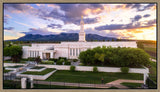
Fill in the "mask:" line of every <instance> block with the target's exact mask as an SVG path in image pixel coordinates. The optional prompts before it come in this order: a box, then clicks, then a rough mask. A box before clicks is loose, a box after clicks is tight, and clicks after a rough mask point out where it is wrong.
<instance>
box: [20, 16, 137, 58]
mask: <svg viewBox="0 0 160 92" xmlns="http://www.w3.org/2000/svg"><path fill="white" fill-rule="evenodd" d="M80 24H81V26H80V32H79V41H78V42H61V43H32V45H31V46H23V58H28V57H37V56H40V58H41V59H49V58H59V57H66V58H68V59H77V58H78V56H79V53H80V52H81V51H85V50H87V49H92V48H95V47H98V46H100V47H102V46H106V47H107V46H112V47H118V46H120V47H132V48H137V44H136V41H115V42H86V40H85V32H84V22H83V17H81V22H80Z"/></svg>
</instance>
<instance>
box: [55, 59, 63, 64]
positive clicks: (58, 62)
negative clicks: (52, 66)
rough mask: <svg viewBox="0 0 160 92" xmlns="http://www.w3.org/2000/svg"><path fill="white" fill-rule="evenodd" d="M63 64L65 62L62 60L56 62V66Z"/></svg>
mask: <svg viewBox="0 0 160 92" xmlns="http://www.w3.org/2000/svg"><path fill="white" fill-rule="evenodd" d="M63 62H65V60H64V59H60V60H58V61H57V62H56V64H57V65H62V63H63Z"/></svg>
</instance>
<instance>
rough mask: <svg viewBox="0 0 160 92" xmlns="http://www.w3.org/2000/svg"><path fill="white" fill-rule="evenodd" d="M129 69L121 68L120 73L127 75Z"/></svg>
mask: <svg viewBox="0 0 160 92" xmlns="http://www.w3.org/2000/svg"><path fill="white" fill-rule="evenodd" d="M128 71H129V68H128V67H121V72H122V73H128Z"/></svg>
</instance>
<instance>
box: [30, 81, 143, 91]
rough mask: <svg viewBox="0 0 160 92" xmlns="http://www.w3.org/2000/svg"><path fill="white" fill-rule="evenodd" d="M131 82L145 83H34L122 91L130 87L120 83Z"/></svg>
mask: <svg viewBox="0 0 160 92" xmlns="http://www.w3.org/2000/svg"><path fill="white" fill-rule="evenodd" d="M123 82H130V83H143V81H142V80H124V79H118V80H115V81H112V82H109V83H106V84H86V83H67V82H50V81H33V83H34V84H44V85H59V86H74V87H91V88H110V87H117V88H120V89H127V88H128V87H126V86H123V85H121V84H120V83H123Z"/></svg>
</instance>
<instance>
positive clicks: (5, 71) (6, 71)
mask: <svg viewBox="0 0 160 92" xmlns="http://www.w3.org/2000/svg"><path fill="white" fill-rule="evenodd" d="M10 71H12V70H3V73H8V72H10Z"/></svg>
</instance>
